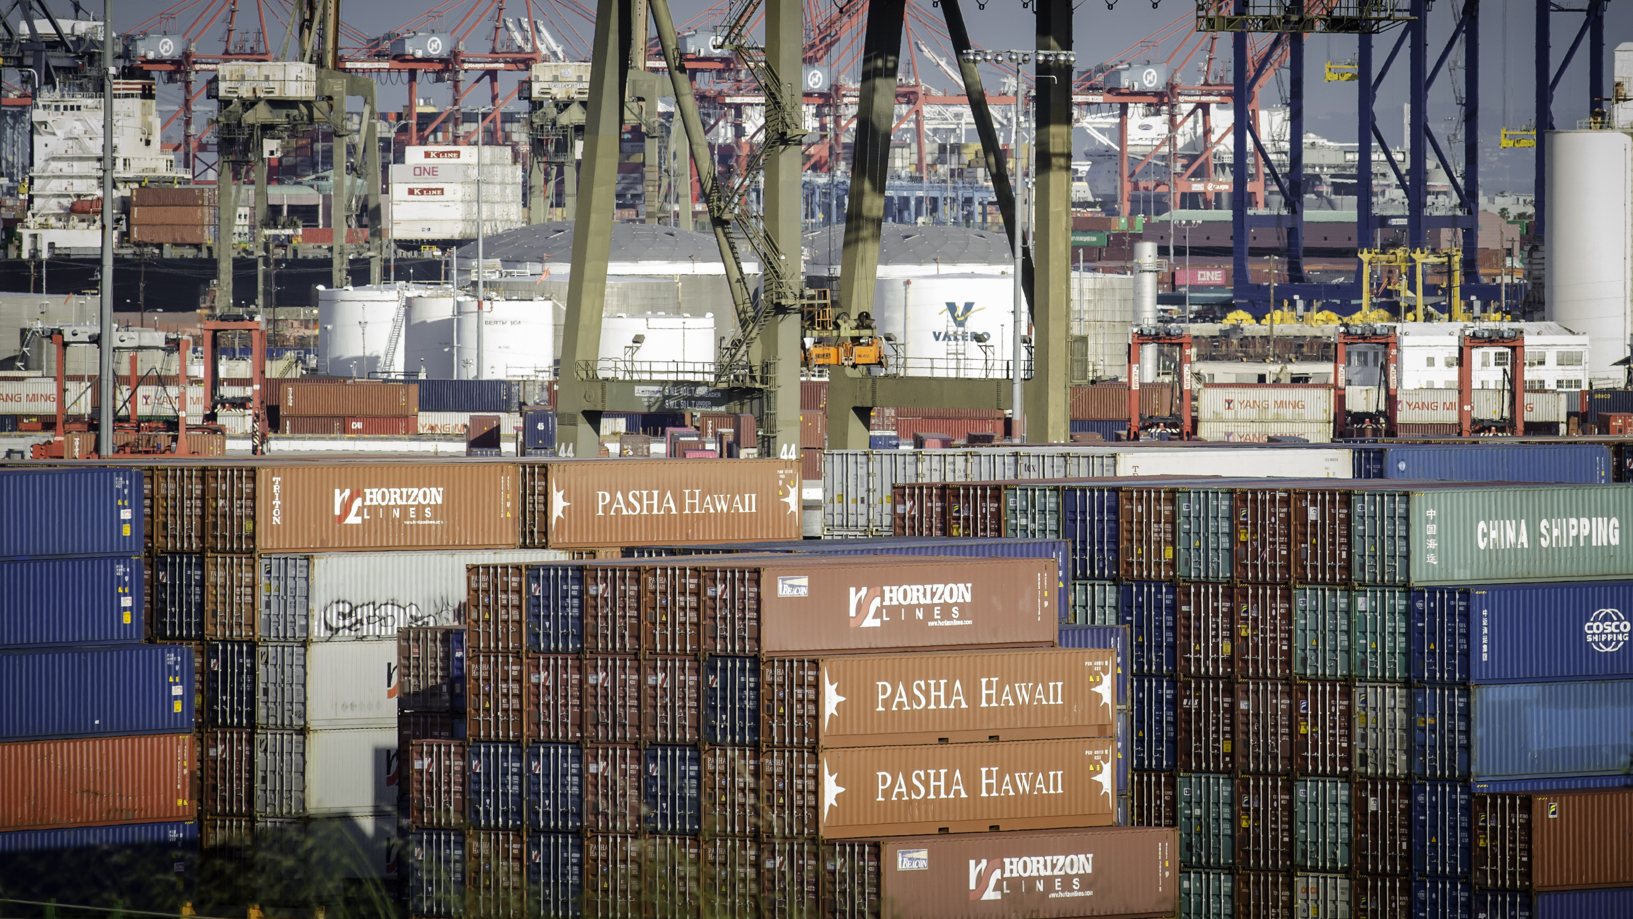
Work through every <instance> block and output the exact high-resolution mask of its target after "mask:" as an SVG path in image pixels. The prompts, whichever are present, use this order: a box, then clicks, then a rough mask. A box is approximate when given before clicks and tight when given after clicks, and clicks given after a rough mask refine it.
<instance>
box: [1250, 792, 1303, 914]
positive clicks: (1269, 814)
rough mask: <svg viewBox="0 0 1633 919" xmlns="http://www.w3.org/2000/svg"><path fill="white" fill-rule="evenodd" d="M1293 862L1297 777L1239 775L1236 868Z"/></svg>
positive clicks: (1266, 867) (1272, 867)
mask: <svg viewBox="0 0 1633 919" xmlns="http://www.w3.org/2000/svg"><path fill="white" fill-rule="evenodd" d="M1291 864H1293V780H1292V779H1289V778H1287V777H1285V776H1277V775H1244V776H1238V777H1237V779H1236V867H1237V868H1246V869H1248V870H1253V871H1275V870H1278V869H1284V868H1286V867H1287V866H1289V865H1291ZM1238 915H1241V914H1240V913H1238ZM1284 915H1290V914H1284Z"/></svg>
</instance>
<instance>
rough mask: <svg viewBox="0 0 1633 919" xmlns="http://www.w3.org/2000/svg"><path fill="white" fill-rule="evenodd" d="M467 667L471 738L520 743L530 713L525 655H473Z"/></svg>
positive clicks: (466, 683)
mask: <svg viewBox="0 0 1633 919" xmlns="http://www.w3.org/2000/svg"><path fill="white" fill-rule="evenodd" d="M465 664H466V674H465V697H466V698H465V705H466V708H465V723H466V730H467V731H468V732H469V737H470V739H471V740H506V741H520V740H521V739H522V737H523V731H524V727H525V724H524V723H525V721H526V714H527V712H526V706H525V702H526V690H527V674H526V667H525V663H524V661H523V658H522V655H520V654H472V655H470V656H469V657H468V658H466V661H465Z"/></svg>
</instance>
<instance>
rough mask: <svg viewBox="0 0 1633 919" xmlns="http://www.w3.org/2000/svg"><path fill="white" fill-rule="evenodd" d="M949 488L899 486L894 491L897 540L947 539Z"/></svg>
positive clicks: (936, 484) (893, 527) (932, 484)
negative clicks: (946, 502) (906, 538)
mask: <svg viewBox="0 0 1633 919" xmlns="http://www.w3.org/2000/svg"><path fill="white" fill-rule="evenodd" d="M946 493H947V488H946V486H944V485H942V484H941V483H939V482H915V483H912V484H906V485H902V484H898V485H895V486H893V487H892V488H891V507H892V508H894V509H895V518H894V522H893V523H892V524H891V533H892V535H895V536H946V535H947V529H946V525H947V509H946V506H945V504H944V502H945V499H946Z"/></svg>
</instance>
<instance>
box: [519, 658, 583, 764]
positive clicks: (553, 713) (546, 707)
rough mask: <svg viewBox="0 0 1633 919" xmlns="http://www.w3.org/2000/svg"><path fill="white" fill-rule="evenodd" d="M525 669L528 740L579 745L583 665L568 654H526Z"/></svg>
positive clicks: (580, 737)
mask: <svg viewBox="0 0 1633 919" xmlns="http://www.w3.org/2000/svg"><path fill="white" fill-rule="evenodd" d="M526 668H527V669H526V678H527V687H526V697H525V699H524V701H523V704H524V706H525V707H526V709H527V722H526V729H527V737H528V739H529V740H533V741H541V742H547V743H578V742H579V740H580V739H582V738H583V720H584V664H583V662H582V661H581V660H579V658H578V657H576V656H573V655H569V654H529V655H528V656H527V664H526Z"/></svg>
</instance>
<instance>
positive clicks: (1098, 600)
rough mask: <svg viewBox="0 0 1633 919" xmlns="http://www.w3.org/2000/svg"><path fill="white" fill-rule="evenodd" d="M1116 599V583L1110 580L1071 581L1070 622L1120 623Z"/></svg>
mask: <svg viewBox="0 0 1633 919" xmlns="http://www.w3.org/2000/svg"><path fill="white" fill-rule="evenodd" d="M1117 599H1118V594H1117V585H1116V583H1114V582H1112V581H1073V582H1072V585H1071V601H1070V609H1071V618H1070V620H1069V621H1070V624H1072V625H1120V624H1121V623H1120V622H1119V620H1118V613H1117Z"/></svg>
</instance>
